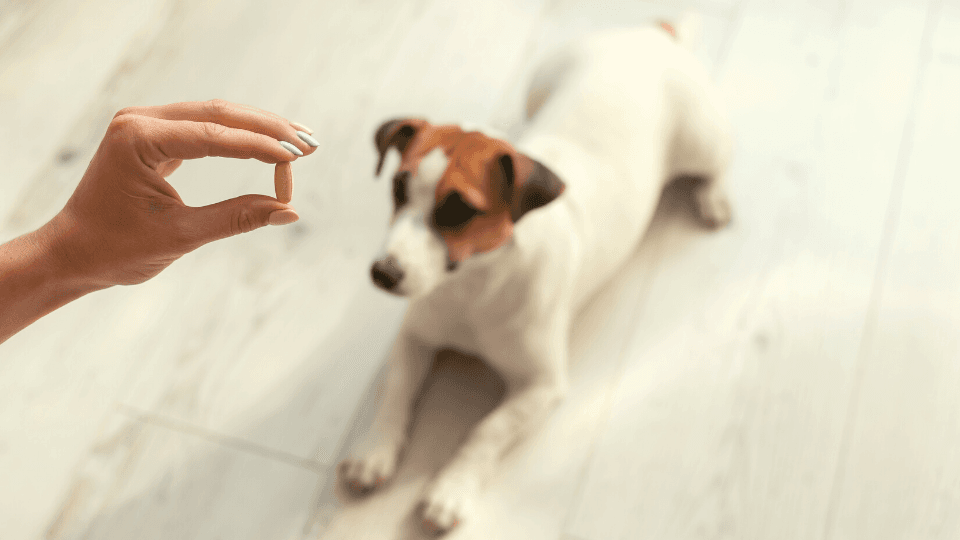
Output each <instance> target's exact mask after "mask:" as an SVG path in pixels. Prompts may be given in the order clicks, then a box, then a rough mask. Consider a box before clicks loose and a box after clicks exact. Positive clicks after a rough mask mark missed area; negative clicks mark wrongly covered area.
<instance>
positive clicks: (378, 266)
mask: <svg viewBox="0 0 960 540" xmlns="http://www.w3.org/2000/svg"><path fill="white" fill-rule="evenodd" d="M370 275H371V277H373V282H374V283H376V284H377V285H378V286H380V287H382V288H384V289H386V290H388V291H389V290H390V289H392V288H394V287H396V286H397V283H399V282H400V280H401V279H403V269H402V268H400V265H399V264H398V263H397V259H396V258H394V257H393V256H392V255H391V256H389V257H387V258H385V259H380V260H379V261H377V262H375V263H373V268H371V269H370Z"/></svg>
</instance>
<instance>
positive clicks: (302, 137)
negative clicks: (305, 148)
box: [297, 131, 320, 148]
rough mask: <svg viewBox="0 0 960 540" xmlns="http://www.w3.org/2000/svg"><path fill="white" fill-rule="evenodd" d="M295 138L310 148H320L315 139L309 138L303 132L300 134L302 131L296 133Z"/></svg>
mask: <svg viewBox="0 0 960 540" xmlns="http://www.w3.org/2000/svg"><path fill="white" fill-rule="evenodd" d="M297 137H300V140H301V141H303V142H305V143H307V144H309V145H310V146H312V147H314V148H316V147H318V146H320V143H318V142H317V140H316V139H314V138H313V137H311V136H310V135H309V134H307V133H304V132H302V131H298V132H297Z"/></svg>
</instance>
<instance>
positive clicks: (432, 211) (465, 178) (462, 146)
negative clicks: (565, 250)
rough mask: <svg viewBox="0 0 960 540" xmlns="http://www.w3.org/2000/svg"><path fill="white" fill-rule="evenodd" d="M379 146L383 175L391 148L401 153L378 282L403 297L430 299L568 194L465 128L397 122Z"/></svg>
mask: <svg viewBox="0 0 960 540" xmlns="http://www.w3.org/2000/svg"><path fill="white" fill-rule="evenodd" d="M374 142H375V143H376V146H377V150H378V152H379V153H380V160H379V162H378V164H377V175H379V174H380V171H381V169H382V168H383V162H384V158H385V157H386V154H387V152H388V151H389V150H390V149H396V150H397V151H398V152H399V154H400V166H399V168H398V169H397V172H396V173H395V174H394V176H393V190H392V192H393V204H394V210H393V217H392V219H391V221H390V224H391V229H390V233H389V236H388V238H387V241H386V249H385V253H384V254H383V256H382V257H381V258H380V259H378V260H377V261H376V262H374V264H373V267H372V269H371V276H372V278H373V281H374V283H376V284H377V286H379V287H381V288H382V289H384V290H387V291H389V292H391V293H394V294H397V295H400V296H413V297H416V296H423V295H425V294H427V293H428V292H430V291H431V290H433V288H434V287H436V286H437V285H438V284H439V283H440V282H441V281H443V280H444V279H445V278H446V276H447V275H448V274H449V273H451V272H454V271H456V267H457V265H458V264H459V263H461V262H463V261H464V260H466V259H467V258H469V257H470V256H471V255H473V254H476V253H486V252H488V251H492V250H495V249H497V248H498V247H500V246H502V245H503V244H504V243H505V242H507V241H508V240H509V239H510V237H511V236H512V235H513V225H514V223H516V222H517V221H519V220H520V219H521V218H523V216H524V215H526V214H527V213H528V212H530V211H532V210H535V209H537V208H540V207H542V206H544V205H546V204H548V203H549V202H551V201H553V200H554V199H556V198H557V197H559V196H560V194H561V193H563V190H564V187H565V186H564V184H563V182H561V181H560V179H559V178H557V176H556V175H555V174H553V173H552V172H551V171H550V170H549V169H547V168H546V167H544V166H543V165H542V164H540V163H539V162H537V161H535V160H533V159H531V158H529V157H527V156H525V155H523V154H521V153H519V152H517V151H516V150H515V149H514V148H513V147H512V146H511V145H510V144H509V143H507V142H505V141H503V140H501V139H497V138H494V137H491V136H488V135H485V134H483V133H480V132H478V131H466V130H464V129H463V128H461V127H460V126H455V125H437V126H435V125H432V124H430V123H429V122H427V121H425V120H421V119H415V118H409V119H397V120H390V121H388V122H385V123H384V124H383V125H381V126H380V128H379V129H377V132H376V135H375V137H374Z"/></svg>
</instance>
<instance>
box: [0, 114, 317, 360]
mask: <svg viewBox="0 0 960 540" xmlns="http://www.w3.org/2000/svg"><path fill="white" fill-rule="evenodd" d="M296 132H297V129H296V128H294V127H293V126H291V124H290V121H289V120H287V119H285V118H283V117H281V116H279V115H277V114H274V113H271V112H267V111H263V110H260V109H257V108H255V107H250V106H246V105H239V104H236V103H230V102H226V101H222V100H213V101H205V102H188V103H174V104H170V105H163V106H156V107H129V108H126V109H123V110H121V111H120V112H118V113H117V114H116V116H114V118H113V121H112V122H111V123H110V126H109V127H108V128H107V132H106V134H105V135H104V138H103V140H102V142H101V144H100V147H99V148H98V149H97V152H96V154H95V155H94V157H93V159H92V160H91V161H90V165H89V167H88V168H87V171H86V173H85V174H84V175H83V178H82V179H81V181H80V183H79V185H78V186H77V188H76V190H75V191H74V193H73V195H72V196H71V197H70V200H69V201H67V203H66V205H65V206H64V208H63V209H62V210H60V212H58V213H57V214H56V215H55V216H54V217H53V218H52V219H51V220H50V221H49V222H47V223H46V224H44V225H43V226H42V227H40V228H39V229H37V230H35V231H33V232H30V233H27V234H25V235H23V236H20V237H18V238H15V239H13V240H11V241H10V242H7V243H6V244H3V245H0V306H2V309H0V343H3V342H4V341H6V340H7V339H8V338H10V336H12V335H14V334H16V333H17V332H19V331H20V330H22V329H23V328H25V327H26V326H28V325H30V324H32V323H33V322H34V321H36V320H38V319H40V318H41V317H43V316H44V315H46V314H48V313H50V312H52V311H54V310H55V309H57V308H59V307H61V306H63V305H65V304H67V303H69V302H72V301H73V300H76V299H77V298H80V297H82V296H84V295H86V294H89V293H91V292H93V291H97V290H101V289H105V288H108V287H112V286H114V285H135V284H139V283H143V282H145V281H147V280H148V279H150V278H152V277H154V276H156V275H157V274H159V273H160V272H161V271H162V270H163V269H164V268H166V267H168V266H170V264H172V263H173V261H175V260H177V259H179V258H180V257H182V256H183V255H185V254H187V253H190V252H191V251H193V250H195V249H197V248H199V247H200V246H202V245H204V244H207V243H210V242H213V241H215V240H220V239H223V238H228V237H230V236H234V235H237V234H241V233H246V232H250V231H252V230H255V229H258V228H260V227H263V226H265V225H268V224H286V223H292V222H294V221H296V220H297V219H299V216H297V214H296V211H295V210H294V209H293V207H292V206H290V205H289V204H287V203H289V202H290V198H291V196H292V192H293V173H292V170H291V168H290V162H292V161H295V160H296V159H298V157H297V156H296V155H294V154H293V153H292V152H290V151H288V150H286V149H284V148H283V147H282V146H281V145H280V144H279V141H287V142H289V143H291V144H293V145H295V146H296V147H297V148H298V149H300V151H301V152H303V154H304V156H306V155H309V154H311V153H313V151H314V150H315V148H313V147H311V146H309V145H308V144H306V143H305V142H303V141H302V140H300V138H299V137H298V136H297V133H296ZM208 156H217V157H229V158H236V159H250V158H253V159H256V160H259V161H262V162H264V163H270V164H276V165H277V167H276V172H275V174H274V182H275V187H276V192H277V198H273V197H267V196H264V195H242V196H240V197H236V198H233V199H229V200H226V201H222V202H219V203H216V204H211V205H207V206H202V207H196V208H194V207H189V206H187V205H186V204H184V202H183V200H182V199H181V198H180V195H179V194H178V193H177V191H176V189H174V188H173V186H172V185H170V184H169V183H168V182H167V180H166V178H167V177H169V176H170V175H171V174H172V173H173V172H174V171H175V170H176V169H177V168H178V167H179V166H180V165H181V164H182V163H183V160H185V159H198V158H203V157H208ZM271 214H273V216H274V217H273V219H274V221H273V222H271Z"/></svg>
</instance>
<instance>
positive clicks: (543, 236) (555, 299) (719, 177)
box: [343, 26, 731, 530]
mask: <svg viewBox="0 0 960 540" xmlns="http://www.w3.org/2000/svg"><path fill="white" fill-rule="evenodd" d="M678 34H679V35H680V36H683V37H685V38H686V37H688V36H689V35H690V32H689V29H688V28H684V27H683V26H681V27H679V28H678ZM527 111H528V118H529V125H528V127H527V129H526V130H525V132H524V133H523V135H522V136H521V137H520V139H519V140H518V141H517V142H516V144H515V146H516V148H517V149H518V150H519V151H520V152H522V153H524V154H526V155H528V156H530V157H532V158H533V159H536V160H538V161H540V162H541V163H543V164H544V165H545V166H547V167H548V168H549V169H551V170H552V171H553V172H554V173H556V174H557V176H558V177H560V179H561V180H562V181H563V182H564V183H565V184H566V192H565V193H564V194H563V195H561V196H560V197H559V198H557V199H556V200H554V201H553V202H551V203H549V204H547V205H546V206H544V207H543V208H540V209H537V210H534V211H532V212H530V213H529V214H527V215H526V216H524V217H523V218H522V219H521V220H520V221H519V222H518V223H517V224H516V227H515V229H514V235H513V238H512V239H511V240H510V241H509V242H507V243H506V244H505V245H503V246H501V247H500V248H498V249H496V250H494V251H491V252H488V253H484V254H476V255H473V256H472V257H471V258H469V259H467V260H466V261H465V262H463V263H462V265H461V267H460V268H459V269H457V270H456V271H455V272H453V273H449V274H446V275H443V276H442V277H438V278H437V275H438V274H437V269H438V268H440V266H439V263H438V262H437V260H436V254H435V253H434V247H435V246H433V247H429V248H423V247H421V245H427V244H424V240H422V237H423V236H424V235H425V234H426V233H425V232H424V231H422V230H421V229H420V228H419V227H415V226H413V225H411V224H410V221H405V220H416V219H422V218H423V217H424V215H423V212H424V208H426V207H427V206H428V202H427V198H426V195H425V194H423V195H417V197H416V198H417V201H416V202H415V203H412V209H411V210H410V211H409V213H408V214H404V215H403V217H401V218H400V219H399V220H398V221H397V222H396V224H395V226H394V230H393V232H392V233H391V237H390V238H391V241H390V242H391V243H390V244H389V245H390V247H389V248H388V250H392V251H391V253H393V254H394V255H395V256H397V257H398V258H399V259H400V260H401V261H403V263H404V264H405V265H409V267H408V268H407V270H408V271H413V272H414V273H415V274H418V275H423V276H429V277H425V278H422V281H418V282H417V285H416V286H415V287H414V286H413V285H410V286H409V287H408V289H409V290H413V289H416V294H415V295H414V297H413V299H412V300H411V302H410V306H409V310H408V312H407V314H406V317H405V319H404V321H403V325H402V328H401V331H400V335H399V337H398V339H397V342H396V344H395V345H394V348H393V351H392V353H391V357H390V366H389V367H390V370H389V376H388V378H387V381H386V385H385V388H384V392H383V394H382V397H383V404H382V406H381V409H380V413H379V414H378V416H377V419H376V421H375V423H374V426H373V428H372V429H371V431H370V433H369V434H368V437H367V439H366V440H365V442H364V443H363V444H361V445H359V446H358V447H357V449H356V451H355V454H354V457H352V458H350V459H348V460H346V461H345V462H344V464H343V474H344V476H345V477H346V479H347V480H348V481H350V482H352V483H353V484H354V485H356V486H359V487H372V486H375V485H378V484H379V483H380V482H381V481H384V480H386V479H389V478H390V477H391V475H392V474H393V473H394V471H395V467H396V464H397V456H398V453H399V452H400V451H401V449H402V448H403V445H404V443H405V441H406V437H407V434H406V433H407V431H406V430H407V427H408V425H409V422H410V411H411V407H412V404H413V400H414V398H415V396H416V395H417V391H418V389H419V387H420V385H421V382H422V380H423V377H424V375H425V374H426V372H427V369H428V366H429V364H430V362H431V361H432V360H433V354H432V353H433V352H435V351H436V350H437V349H439V348H441V347H452V348H455V349H460V350H462V351H464V352H467V353H472V354H477V355H479V356H481V357H482V358H484V359H485V360H486V361H487V362H488V363H489V364H490V365H491V366H492V367H493V368H494V369H496V370H497V371H498V372H499V373H500V374H501V375H502V376H503V377H504V380H505V381H506V383H507V388H508V393H507V396H506V398H505V399H504V401H503V403H502V404H501V405H500V406H499V407H498V408H496V409H495V410H494V411H492V412H491V413H490V414H489V416H487V417H486V418H485V419H483V420H482V421H481V422H480V424H479V425H477V426H476V428H475V429H474V430H473V431H472V432H471V433H470V435H469V436H468V438H467V439H466V441H465V442H464V444H463V445H462V446H461V447H460V449H459V450H458V452H457V454H456V455H455V457H454V458H453V459H452V461H451V462H450V463H448V464H447V465H446V466H445V467H444V468H443V470H442V471H441V472H440V474H439V475H438V476H437V477H436V478H435V479H434V481H433V482H432V483H431V484H430V486H429V487H428V489H427V491H426V493H425V495H424V499H423V503H424V505H423V518H424V522H425V524H427V525H428V526H431V527H435V528H437V529H439V530H446V529H449V528H451V527H453V526H455V525H456V523H458V522H459V521H460V520H461V519H462V518H463V516H465V515H467V514H469V508H470V505H471V503H472V502H473V500H474V498H475V497H476V495H477V494H478V492H479V490H480V489H481V487H482V485H483V484H484V482H485V481H486V480H487V479H488V478H489V476H490V475H491V474H493V472H494V471H495V469H496V464H497V462H498V460H499V458H500V456H501V454H502V453H503V452H504V451H505V450H506V449H507V448H508V447H509V446H510V445H512V444H513V443H514V442H516V441H517V440H518V438H520V437H522V436H523V435H524V434H525V433H526V432H528V431H529V430H530V429H531V428H533V427H534V426H535V425H536V421H537V420H538V419H539V418H541V417H542V416H543V415H544V414H546V413H548V412H549V411H550V409H551V408H552V407H553V406H554V405H555V404H556V403H557V402H558V400H560V399H561V398H562V397H563V395H564V393H565V391H566V388H567V355H568V340H569V330H570V325H571V323H572V320H573V317H574V316H575V315H576V314H577V312H578V310H579V309H580V307H582V306H583V304H584V303H585V302H586V301H587V300H588V299H589V298H590V297H591V296H592V295H593V294H595V293H596V291H597V289H598V288H599V287H600V286H601V285H603V284H604V283H605V282H606V281H607V280H608V279H610V277H611V276H612V275H613V274H614V273H615V272H616V271H617V270H618V269H619V268H620V267H622V265H623V264H624V263H625V262H626V260H627V259H628V257H630V255H631V254H632V253H633V251H634V249H635V247H636V246H637V244H638V242H639V240H640V238H641V236H642V235H643V233H644V231H645V230H646V228H647V225H648V224H649V221H650V219H651V217H652V214H653V212H654V209H655V208H656V206H657V201H658V199H659V196H660V192H661V190H662V188H663V187H664V185H665V183H667V182H668V181H669V180H670V179H672V178H673V177H675V176H677V175H697V176H700V177H702V178H704V179H705V182H704V183H703V184H702V187H701V188H699V191H698V192H697V193H696V203H697V208H698V211H699V213H700V217H701V219H702V220H703V221H704V222H705V223H707V224H709V225H712V226H716V225H722V224H725V223H726V222H727V220H728V219H729V205H728V203H727V200H726V197H725V195H724V192H723V178H724V170H725V168H726V165H727V160H728V157H729V153H730V146H731V145H730V136H729V128H728V123H727V120H726V118H725V116H724V114H723V113H722V107H721V103H720V98H719V96H718V95H717V93H716V90H715V89H714V87H713V85H712V83H711V82H710V80H709V77H708V75H707V72H706V71H705V70H704V68H703V67H702V66H701V65H700V63H699V62H697V60H696V59H695V57H694V56H693V55H692V54H691V53H690V52H689V51H688V50H687V49H685V48H682V47H680V46H679V45H678V44H677V42H676V41H674V40H673V38H671V37H670V36H669V35H668V34H667V33H666V32H664V31H662V30H660V29H656V28H643V29H633V30H614V31H608V32H604V33H600V34H595V35H593V36H590V37H588V38H586V39H584V40H582V41H579V42H577V43H574V44H573V45H572V46H570V47H568V48H566V49H564V50H563V51H561V52H559V53H557V54H556V55H554V56H553V57H552V58H550V59H548V60H547V61H546V62H544V63H543V65H542V66H541V68H540V69H539V70H538V71H537V73H536V74H535V76H534V79H533V83H532V85H531V88H530V91H529V94H528V103H527ZM434 161H435V162H431V163H430V165H429V166H428V164H426V163H425V164H424V165H422V166H421V171H420V173H419V175H418V176H420V177H421V178H420V180H421V181H422V183H423V186H426V187H424V190H426V191H429V184H430V182H435V177H439V173H438V172H437V170H438V169H439V168H440V166H441V165H443V163H441V161H440V160H439V159H435V160H434ZM424 167H427V168H428V170H427V171H425V170H423V169H424ZM441 171H442V170H441ZM426 191H425V192H426ZM425 192H424V193H425ZM430 202H431V203H432V199H431V201H430ZM427 215H429V214H427ZM414 237H416V238H417V239H416V240H415V239H414ZM408 244H409V246H408ZM405 246H407V247H405ZM410 246H415V247H410ZM415 259H419V260H415ZM413 268H419V270H411V269H413ZM427 268H432V270H426V269H427ZM434 278H437V279H434ZM405 279H406V278H405ZM411 279H413V278H412V277H411ZM416 279H417V280H420V279H421V278H416ZM430 284H434V286H433V288H432V289H431V288H429V285H430ZM404 287H407V285H406V284H405V285H404Z"/></svg>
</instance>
